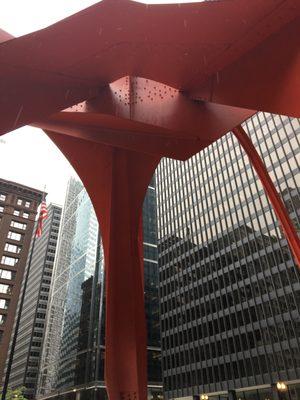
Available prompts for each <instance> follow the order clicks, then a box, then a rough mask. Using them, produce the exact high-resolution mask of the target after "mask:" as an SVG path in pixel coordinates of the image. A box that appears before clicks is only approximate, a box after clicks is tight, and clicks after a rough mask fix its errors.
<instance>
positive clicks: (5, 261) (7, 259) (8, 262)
mask: <svg viewBox="0 0 300 400" xmlns="http://www.w3.org/2000/svg"><path fill="white" fill-rule="evenodd" d="M18 261H19V260H18V258H15V257H7V256H2V258H1V264H4V265H10V266H12V267H13V266H14V265H16V264H17V262H18Z"/></svg>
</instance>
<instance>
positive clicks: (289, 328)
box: [158, 113, 300, 398]
mask: <svg viewBox="0 0 300 400" xmlns="http://www.w3.org/2000/svg"><path fill="white" fill-rule="evenodd" d="M245 129H246V130H247V131H248V134H249V135H250V136H251V139H252V141H253V142H254V145H255V146H256V149H257V150H258V152H259V153H260V155H261V156H262V157H263V159H264V162H265V164H266V167H267V169H268V171H269V173H270V175H271V178H272V180H273V182H274V183H275V185H276V187H277V190H278V191H279V192H280V194H281V196H282V198H283V201H284V202H285V204H286V206H287V209H288V211H289V214H290V217H291V219H292V220H293V222H294V224H295V226H296V229H297V230H298V231H300V229H299V226H300V225H299V216H300V198H299V171H300V169H299V164H298V160H299V152H300V150H299V149H300V146H299V133H300V128H299V120H297V119H290V118H288V117H281V116H278V115H271V114H266V113H258V114H256V115H255V116H254V117H253V118H251V119H249V120H248V121H246V123H245ZM297 157H298V159H297ZM297 179H298V185H297ZM158 234H159V270H160V302H161V331H162V350H163V354H162V357H163V371H164V387H165V394H166V396H167V398H174V397H183V396H190V395H196V394H199V393H209V392H217V391H222V390H230V389H233V388H239V387H240V388H241V387H251V386H255V385H260V384H265V383H271V382H275V381H277V380H293V379H297V378H299V377H300V351H299V336H300V314H299V305H300V276H299V270H298V269H297V268H296V266H295V264H294V261H293V258H292V255H291V253H290V251H289V248H288V246H287V243H286V240H285V238H284V237H283V234H282V232H281V230H280V228H279V226H278V223H277V219H276V217H275V214H274V212H273V210H272V207H271V205H270V203H269V201H268V199H267V197H266V196H265V194H264V190H263V188H262V186H261V183H260V182H259V180H258V178H257V176H256V174H255V172H254V170H253V168H252V166H251V165H250V163H249V162H248V159H247V157H246V156H245V154H244V152H243V150H242V149H241V147H240V145H239V144H238V142H237V140H236V139H235V137H234V136H233V135H232V134H231V133H228V134H227V135H226V136H224V137H223V138H221V139H220V140H218V141H217V142H215V143H214V144H212V145H211V146H209V147H208V148H206V149H205V150H204V151H202V152H201V153H199V154H197V155H196V156H194V157H193V158H191V159H190V160H188V161H186V162H179V161H174V160H167V159H164V160H162V162H161V164H160V166H159V169H158Z"/></svg>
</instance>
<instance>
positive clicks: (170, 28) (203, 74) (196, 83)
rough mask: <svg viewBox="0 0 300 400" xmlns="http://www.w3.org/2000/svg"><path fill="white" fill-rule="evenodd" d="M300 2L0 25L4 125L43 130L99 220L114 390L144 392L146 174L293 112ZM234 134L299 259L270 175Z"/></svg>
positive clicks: (115, 8) (115, 7) (135, 10)
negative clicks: (251, 123)
mask: <svg viewBox="0 0 300 400" xmlns="http://www.w3.org/2000/svg"><path fill="white" fill-rule="evenodd" d="M299 10H300V3H299V1H298V0H251V1H249V0H231V1H226V0H224V1H213V2H204V3H194V4H176V5H174V4H169V5H145V4H139V3H136V2H130V1H127V0H110V1H109V0H104V1H103V2H101V3H98V4H96V5H94V6H92V7H90V8H88V9H86V10H84V11H82V12H80V13H78V14H75V15H74V16H72V17H69V18H67V19H65V20H63V21H60V22H58V23H57V24H54V25H53V26H50V27H49V28H46V29H43V30H41V31H38V32H35V33H32V34H29V35H26V36H24V37H21V38H17V39H13V38H12V37H11V36H10V35H9V34H7V33H5V32H3V31H1V30H0V43H1V42H2V43H1V44H0V107H1V121H0V134H4V133H6V132H9V131H11V130H13V129H15V128H17V127H19V126H22V125H25V124H29V123H30V124H34V125H35V126H39V127H41V128H43V129H44V130H45V131H46V132H47V134H48V135H49V137H50V138H51V139H52V140H53V141H54V142H55V143H56V144H57V145H58V147H59V148H60V149H61V150H62V151H63V153H64V154H65V155H66V157H67V158H68V159H69V161H70V162H71V163H72V165H73V166H74V168H75V169H76V170H77V172H78V174H79V176H80V177H81V179H82V181H83V183H84V185H85V186H86V188H87V191H88V193H89V195H90V197H91V200H92V202H93V205H94V208H95V211H96V214H97V216H98V219H99V222H100V226H101V232H102V236H103V245H104V252H105V268H106V279H107V282H106V301H107V308H106V359H105V377H106V384H107V389H108V393H109V397H110V400H119V399H124V400H125V399H127V400H133V399H137V400H141V399H143V400H145V399H146V387H147V377H146V332H145V315H144V302H143V271H142V270H143V266H142V246H141V235H140V232H141V221H140V218H141V209H142V203H143V198H144V194H145V191H146V188H147V185H148V182H149V180H150V177H151V176H152V174H153V172H154V170H155V167H156V166H157V164H158V162H159V160H160V158H161V157H164V156H168V157H172V158H177V159H182V160H184V159H187V158H189V157H190V156H191V155H193V154H195V153H197V152H198V151H200V150H201V149H203V148H204V147H206V146H208V145H209V144H210V143H212V142H213V141H215V140H217V139H218V138H219V137H221V136H222V135H224V134H225V133H226V132H227V131H229V130H230V129H232V128H234V127H235V126H239V125H240V124H241V123H242V122H243V121H244V120H245V119H247V118H248V117H250V116H251V115H252V114H253V113H255V112H256V110H267V111H271V112H277V113H280V114H288V115H294V116H300V107H299V105H298V102H297V99H298V98H299V92H300V85H299V74H297V71H298V70H299V45H298V41H299V37H300V24H299V13H300V12H299ZM217 103H219V104H217ZM235 134H236V135H237V136H239V135H240V134H241V132H240V128H239V129H238V128H237V130H235ZM239 140H241V142H242V144H243V146H244V147H245V149H246V151H248V152H249V155H250V159H251V161H252V162H253V163H254V165H255V166H256V168H257V170H258V172H259V174H260V177H261V179H262V181H263V183H264V185H265V187H266V191H267V193H268V194H269V196H270V198H271V199H272V204H273V206H274V208H275V210H276V212H277V214H278V217H279V219H280V221H281V223H282V224H283V227H284V231H285V233H286V235H287V237H288V240H289V243H290V246H291V248H292V249H293V252H294V255H295V257H297V260H298V261H299V251H298V250H299V249H298V250H297V245H298V244H297V240H296V239H295V236H294V232H293V229H292V226H291V223H290V221H289V219H288V217H287V214H286V213H285V212H284V208H283V206H282V203H280V199H279V197H278V195H277V196H276V191H275V189H274V186H273V184H272V182H271V181H270V179H269V178H268V177H267V175H266V174H265V170H264V169H263V167H262V165H263V164H261V163H260V162H259V159H258V158H257V154H256V153H255V152H253V149H252V148H251V146H250V144H249V141H248V140H246V138H245V137H244V135H242V136H239ZM278 199H279V200H278Z"/></svg>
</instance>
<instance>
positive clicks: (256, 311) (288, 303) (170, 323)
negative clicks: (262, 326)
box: [161, 291, 300, 344]
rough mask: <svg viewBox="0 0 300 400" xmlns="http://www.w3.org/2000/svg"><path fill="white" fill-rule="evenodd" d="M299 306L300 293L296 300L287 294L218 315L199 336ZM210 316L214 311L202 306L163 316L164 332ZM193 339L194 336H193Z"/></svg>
mask: <svg viewBox="0 0 300 400" xmlns="http://www.w3.org/2000/svg"><path fill="white" fill-rule="evenodd" d="M299 304H300V292H299V291H296V292H295V299H294V298H293V295H292V293H287V294H286V295H285V296H280V297H278V298H277V299H273V300H272V301H268V302H264V303H263V304H256V306H252V307H249V309H248V308H245V309H243V311H238V312H236V311H235V312H234V313H231V314H230V315H225V316H224V317H219V316H218V315H217V319H214V320H212V321H208V322H206V323H205V322H203V323H202V324H201V326H200V325H199V332H198V335H199V338H202V337H206V336H213V335H214V332H215V333H216V334H217V333H221V332H225V331H226V330H230V329H235V328H237V327H238V326H241V325H247V324H248V323H250V322H251V321H252V323H254V322H257V321H259V320H264V319H267V318H270V317H272V316H273V315H279V314H282V313H285V312H288V311H292V310H294V309H296V308H297V305H299ZM207 306H209V303H207ZM219 309H220V308H219ZM209 314H213V313H212V310H211V309H210V308H209V309H206V310H205V307H204V305H203V304H202V305H201V306H200V307H196V308H191V309H190V310H187V311H186V312H185V313H181V312H180V313H179V314H176V315H175V316H173V318H172V316H170V315H168V314H166V315H163V316H162V319H161V329H162V332H164V331H166V330H169V329H172V328H173V327H178V326H179V325H181V324H184V323H186V322H187V321H191V320H192V321H195V320H196V319H197V320H199V319H203V316H205V315H209ZM201 332H202V333H201ZM191 337H193V336H192V335H191ZM190 340H191V339H186V343H188V342H189V341H190ZM179 344H182V343H179Z"/></svg>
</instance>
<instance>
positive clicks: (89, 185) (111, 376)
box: [47, 131, 160, 400]
mask: <svg viewBox="0 0 300 400" xmlns="http://www.w3.org/2000/svg"><path fill="white" fill-rule="evenodd" d="M47 134H48V135H49V136H50V138H51V139H52V140H53V141H54V142H55V143H56V145H57V146H58V147H59V148H60V149H61V150H62V151H63V152H64V154H65V156H66V157H67V158H68V160H69V161H70V162H71V164H72V165H73V167H74V168H75V169H76V171H77V173H78V175H79V176H80V178H81V180H82V182H83V184H84V186H85V188H86V190H87V192H88V194H89V196H90V198H91V201H92V203H93V206H94V209H95V212H96V214H97V217H98V221H99V224H100V229H101V236H102V242H103V248H104V260H105V276H106V328H105V329H106V332H105V383H106V387H107V392H108V396H109V400H145V399H146V398H147V349H146V345H147V343H146V322H145V309H144V287H143V272H144V263H143V249H142V229H141V228H142V225H141V217H142V207H143V201H144V197H145V193H146V190H147V187H148V184H149V182H150V180H151V177H152V175H153V173H154V171H155V168H156V166H157V164H158V162H159V160H160V158H159V157H154V156H150V155H147V154H144V153H138V152H134V151H130V150H126V149H122V148H116V147H112V146H106V145H102V144H99V143H94V142H91V141H88V140H84V139H79V138H74V137H66V136H64V135H61V134H57V133H54V132H49V131H47Z"/></svg>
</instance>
